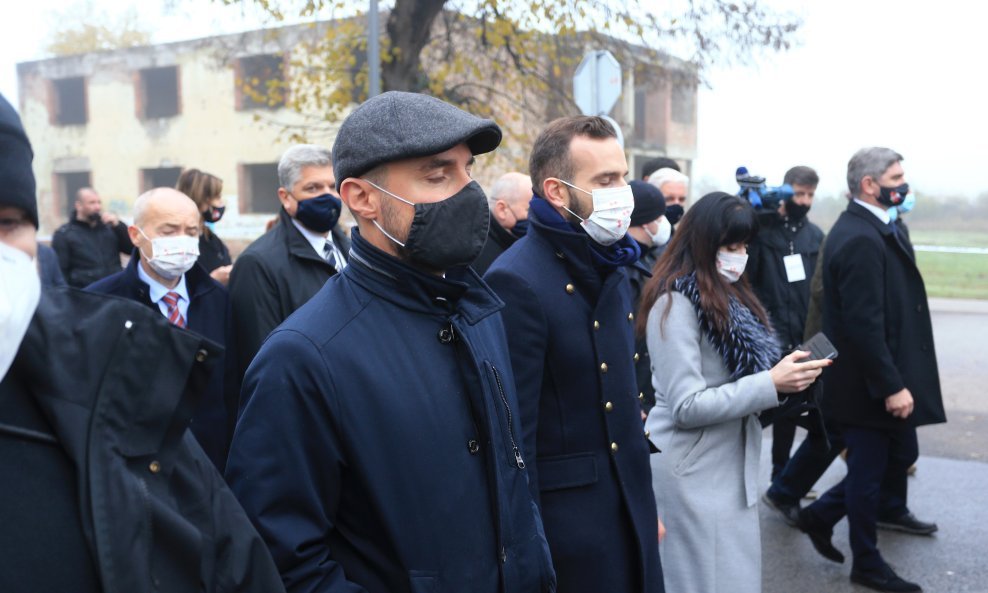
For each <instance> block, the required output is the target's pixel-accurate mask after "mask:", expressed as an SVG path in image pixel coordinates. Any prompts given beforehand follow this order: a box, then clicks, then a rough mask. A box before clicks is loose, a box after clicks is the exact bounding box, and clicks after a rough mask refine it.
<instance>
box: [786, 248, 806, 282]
mask: <svg viewBox="0 0 988 593" xmlns="http://www.w3.org/2000/svg"><path fill="white" fill-rule="evenodd" d="M782 263H784V264H785V266H786V277H787V278H788V279H789V282H799V281H800V280H806V268H804V267H803V256H802V255H800V254H798V253H794V254H793V255H787V256H785V257H783V258H782Z"/></svg>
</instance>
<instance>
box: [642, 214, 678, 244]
mask: <svg viewBox="0 0 988 593" xmlns="http://www.w3.org/2000/svg"><path fill="white" fill-rule="evenodd" d="M656 224H657V226H658V229H657V230H656V231H655V232H654V233H653V232H652V231H650V230H648V227H645V232H646V233H648V238H649V239H651V240H652V245H654V246H656V247H661V246H663V245H665V244H666V243H668V242H669V237H671V236H672V225H671V224H669V219H668V218H666V217H665V216H660V217H659V219H658V220H657V221H656Z"/></svg>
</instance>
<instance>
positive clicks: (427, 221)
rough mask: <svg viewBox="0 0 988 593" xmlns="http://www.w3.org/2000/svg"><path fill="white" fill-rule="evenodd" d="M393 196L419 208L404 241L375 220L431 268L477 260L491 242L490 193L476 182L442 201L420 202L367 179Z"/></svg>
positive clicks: (415, 259)
mask: <svg viewBox="0 0 988 593" xmlns="http://www.w3.org/2000/svg"><path fill="white" fill-rule="evenodd" d="M364 181H366V182H367V183H369V184H371V185H372V186H374V187H376V188H377V189H379V190H380V191H382V192H384V193H385V194H387V195H389V196H391V197H392V198H394V199H396V200H398V201H399V202H403V203H405V204H408V205H409V206H412V207H413V208H415V217H414V218H413V219H412V224H411V226H410V227H409V229H408V238H407V239H406V240H405V241H404V242H402V241H399V240H398V239H395V238H394V236H392V235H391V233H389V232H388V231H386V230H384V227H382V226H381V225H380V224H378V222H377V221H376V220H372V221H371V222H372V223H374V226H376V227H377V228H378V229H379V230H380V231H381V232H382V233H384V236H385V237H387V238H388V239H390V240H391V241H392V242H394V243H395V244H396V245H398V246H400V247H402V248H403V249H404V250H405V251H406V252H407V253H408V259H409V260H410V261H412V262H415V263H418V264H420V265H422V266H425V267H426V268H429V269H430V270H438V271H445V270H448V269H450V268H453V267H456V266H466V265H470V264H472V263H473V261H474V260H475V259H477V256H478V255H480V252H481V250H483V248H484V243H485V242H486V241H487V230H488V228H489V226H490V219H491V214H490V209H489V207H488V205H487V196H486V195H484V190H483V189H481V187H480V185H478V184H477V182H476V181H471V182H470V183H468V184H466V185H464V186H463V188H462V189H461V190H460V191H458V192H456V193H455V194H453V195H452V196H450V197H448V198H446V199H445V200H440V201H438V202H427V203H420V204H416V203H414V202H410V201H408V200H406V199H405V198H402V197H401V196H398V195H395V194H393V193H391V192H389V191H388V190H386V189H384V188H383V187H380V186H379V185H377V184H375V183H374V182H373V181H370V180H368V179H364Z"/></svg>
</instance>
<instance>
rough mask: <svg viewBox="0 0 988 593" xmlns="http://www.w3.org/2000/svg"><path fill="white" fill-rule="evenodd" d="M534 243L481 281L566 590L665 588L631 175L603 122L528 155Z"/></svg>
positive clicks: (580, 120)
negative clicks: (633, 275)
mask: <svg viewBox="0 0 988 593" xmlns="http://www.w3.org/2000/svg"><path fill="white" fill-rule="evenodd" d="M529 170H530V172H531V175H532V181H533V186H534V188H535V190H536V195H535V197H533V198H532V203H531V209H530V219H531V223H530V228H529V230H528V233H527V234H526V235H525V237H523V238H522V239H519V240H518V242H517V243H515V244H514V245H512V246H511V248H509V249H508V250H507V251H505V252H504V253H503V254H502V255H501V257H499V258H498V259H497V261H495V262H494V265H493V266H491V268H490V269H489V270H488V271H487V274H486V275H485V276H484V279H485V280H486V281H487V283H488V284H490V286H491V288H493V289H494V291H495V292H496V293H497V295H498V296H499V297H501V299H502V300H503V301H504V302H505V309H504V312H505V313H504V324H505V329H506V331H507V336H508V343H509V344H510V345H511V350H510V352H511V364H512V367H513V369H514V374H515V384H516V385H517V389H518V400H519V404H520V405H521V412H520V415H521V425H522V430H523V431H524V437H525V442H524V450H525V453H526V456H527V457H526V459H527V460H528V461H527V465H528V468H529V472H530V473H529V477H530V483H531V488H532V494H533V496H534V497H535V498H536V500H537V501H538V503H539V505H540V506H541V509H542V517H543V520H544V522H545V533H546V538H547V539H548V540H549V546H550V548H551V550H552V560H553V564H554V565H555V567H556V574H557V576H558V578H559V589H560V590H561V591H588V592H589V591H595V592H596V591H621V592H622V593H657V592H660V591H662V590H663V581H662V568H661V566H660V563H659V553H658V548H659V545H658V543H659V542H658V539H659V537H658V530H659V523H658V518H657V517H656V507H655V496H654V494H653V492H652V482H651V479H652V471H651V468H650V466H649V458H648V455H649V447H648V442H647V438H646V434H645V429H644V426H643V424H642V417H641V407H640V400H639V398H640V397H643V396H641V395H639V392H638V389H637V383H636V378H635V366H634V365H635V362H637V361H638V360H640V359H641V355H640V354H638V353H636V352H635V338H634V316H635V314H634V311H633V308H632V302H631V288H630V284H629V282H628V276H627V273H626V271H625V269H626V267H627V266H630V265H633V264H634V263H635V262H637V261H638V258H639V256H640V254H641V252H640V250H639V248H638V243H636V242H635V240H634V239H633V238H631V237H629V236H628V235H627V231H628V226H629V224H630V221H631V212H632V210H633V207H634V196H633V195H632V192H631V188H630V187H628V185H627V184H626V183H625V181H624V177H625V176H626V175H627V174H628V163H627V159H626V158H625V155H624V151H623V150H622V149H621V146H620V144H618V141H617V138H616V136H615V133H614V129H613V128H612V127H611V125H610V124H609V123H607V121H606V120H604V119H601V118H598V117H584V116H579V117H567V118H561V119H558V120H556V121H554V122H552V123H550V124H549V125H548V126H547V127H546V129H545V130H543V132H542V133H541V134H540V135H539V137H538V139H537V140H536V141H535V145H534V147H533V148H532V155H531V157H530V159H529Z"/></svg>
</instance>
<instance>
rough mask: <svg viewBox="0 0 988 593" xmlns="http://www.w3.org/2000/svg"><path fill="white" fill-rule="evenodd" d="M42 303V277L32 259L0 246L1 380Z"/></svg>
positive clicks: (22, 253) (17, 251) (9, 247)
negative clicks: (39, 303) (39, 304)
mask: <svg viewBox="0 0 988 593" xmlns="http://www.w3.org/2000/svg"><path fill="white" fill-rule="evenodd" d="M39 300H41V277H40V276H38V268H37V265H36V264H35V262H34V260H32V259H31V258H30V257H28V255H27V254H26V253H24V252H23V251H21V250H20V249H15V248H13V247H11V246H10V245H7V244H6V243H0V336H2V337H3V339H0V379H3V378H4V376H5V375H6V374H7V370H8V369H10V365H11V364H12V363H13V362H14V358H15V357H16V356H17V351H18V350H19V349H20V347H21V341H22V340H23V339H24V334H26V333H27V328H28V326H29V325H30V324H31V318H32V317H34V311H35V309H37V308H38V301H39Z"/></svg>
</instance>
